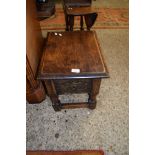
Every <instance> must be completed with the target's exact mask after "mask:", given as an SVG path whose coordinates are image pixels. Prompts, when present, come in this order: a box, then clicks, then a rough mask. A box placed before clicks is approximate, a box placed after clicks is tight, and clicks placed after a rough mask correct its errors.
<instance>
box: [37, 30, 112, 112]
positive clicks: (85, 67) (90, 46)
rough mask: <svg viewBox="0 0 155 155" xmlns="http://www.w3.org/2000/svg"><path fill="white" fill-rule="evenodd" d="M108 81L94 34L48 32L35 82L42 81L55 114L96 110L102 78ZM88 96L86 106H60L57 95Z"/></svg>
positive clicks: (78, 104) (84, 104) (80, 104)
mask: <svg viewBox="0 0 155 155" xmlns="http://www.w3.org/2000/svg"><path fill="white" fill-rule="evenodd" d="M107 77H109V74H108V71H107V67H106V64H105V61H104V59H103V57H102V54H101V49H100V46H99V43H98V40H97V36H96V33H95V31H73V32H67V31H65V32H57V33H54V32H51V33H48V37H47V42H46V45H45V48H44V52H43V56H42V59H41V63H40V67H39V71H38V79H40V80H42V81H44V83H45V85H46V88H47V91H48V95H49V96H50V98H51V100H52V104H53V108H54V109H55V111H60V110H61V109H65V108H77V107H88V108H90V109H94V108H95V107H96V95H97V94H98V93H99V88H100V83H101V79H102V78H107ZM67 93H69V94H70V93H71V94H73V93H80V94H81V93H88V95H89V98H88V102H84V103H61V102H60V100H59V95H62V94H67Z"/></svg>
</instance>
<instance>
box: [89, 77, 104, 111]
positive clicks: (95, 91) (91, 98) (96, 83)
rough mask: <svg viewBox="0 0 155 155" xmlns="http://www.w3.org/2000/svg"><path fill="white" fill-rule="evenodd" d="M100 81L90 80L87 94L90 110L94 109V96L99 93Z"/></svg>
mask: <svg viewBox="0 0 155 155" xmlns="http://www.w3.org/2000/svg"><path fill="white" fill-rule="evenodd" d="M100 84H101V79H92V88H91V92H90V93H89V99H88V104H89V108H90V109H95V108H96V96H97V94H98V93H99V89H100Z"/></svg>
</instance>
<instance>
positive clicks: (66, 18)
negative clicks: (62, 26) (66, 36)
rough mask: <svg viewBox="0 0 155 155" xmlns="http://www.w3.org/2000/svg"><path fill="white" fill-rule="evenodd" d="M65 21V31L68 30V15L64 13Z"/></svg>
mask: <svg viewBox="0 0 155 155" xmlns="http://www.w3.org/2000/svg"><path fill="white" fill-rule="evenodd" d="M65 21H66V31H69V17H68V15H66V14H65Z"/></svg>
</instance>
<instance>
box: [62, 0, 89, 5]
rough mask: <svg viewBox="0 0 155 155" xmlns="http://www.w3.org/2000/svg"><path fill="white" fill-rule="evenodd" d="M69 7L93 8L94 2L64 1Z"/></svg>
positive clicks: (82, 0)
mask: <svg viewBox="0 0 155 155" xmlns="http://www.w3.org/2000/svg"><path fill="white" fill-rule="evenodd" d="M63 1H64V4H65V5H67V6H69V7H79V6H91V3H92V0H63Z"/></svg>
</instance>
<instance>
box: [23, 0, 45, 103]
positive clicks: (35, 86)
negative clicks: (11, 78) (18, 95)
mask: <svg viewBox="0 0 155 155" xmlns="http://www.w3.org/2000/svg"><path fill="white" fill-rule="evenodd" d="M43 44H44V39H43V38H42V35H41V30H40V25H39V22H38V20H37V13H36V6H35V0H26V99H27V101H28V102H29V103H40V102H41V101H43V100H44V99H45V97H46V95H45V91H44V88H43V85H42V83H41V81H38V80H36V78H35V76H36V72H37V68H38V64H39V62H40V59H41V56H42V49H43Z"/></svg>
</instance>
